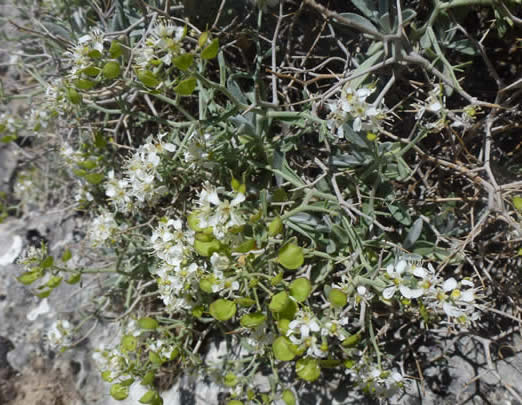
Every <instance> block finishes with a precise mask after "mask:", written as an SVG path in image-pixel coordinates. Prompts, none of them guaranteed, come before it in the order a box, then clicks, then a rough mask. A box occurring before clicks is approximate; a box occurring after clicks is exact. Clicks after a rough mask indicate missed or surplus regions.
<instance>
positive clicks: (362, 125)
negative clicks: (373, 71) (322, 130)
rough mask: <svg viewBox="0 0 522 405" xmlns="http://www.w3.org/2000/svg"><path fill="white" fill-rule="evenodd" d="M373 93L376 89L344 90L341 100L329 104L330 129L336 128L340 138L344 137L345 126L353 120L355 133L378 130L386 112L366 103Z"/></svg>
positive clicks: (347, 88) (349, 88)
mask: <svg viewBox="0 0 522 405" xmlns="http://www.w3.org/2000/svg"><path fill="white" fill-rule="evenodd" d="M373 91H374V89H371V88H368V87H362V88H359V89H357V90H355V89H353V88H351V87H345V88H343V90H342V91H341V97H340V99H339V100H338V101H337V102H336V103H330V104H329V107H330V110H331V113H330V115H329V117H328V118H329V120H328V127H329V128H330V129H334V128H335V129H336V132H337V136H339V137H342V136H344V130H343V125H344V124H345V123H346V122H347V121H349V120H353V123H352V127H353V130H354V131H355V132H359V131H361V130H372V129H373V130H375V128H378V127H379V126H380V125H381V121H382V120H383V119H384V118H385V111H384V110H383V109H382V108H378V107H376V106H374V105H372V104H369V103H368V102H367V101H366V99H367V98H368V97H369V96H370V95H371V94H372V93H373Z"/></svg>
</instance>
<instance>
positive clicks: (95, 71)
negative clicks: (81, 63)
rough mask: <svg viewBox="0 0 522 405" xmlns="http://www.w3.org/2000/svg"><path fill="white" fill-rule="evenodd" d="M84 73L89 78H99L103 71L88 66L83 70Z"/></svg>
mask: <svg viewBox="0 0 522 405" xmlns="http://www.w3.org/2000/svg"><path fill="white" fill-rule="evenodd" d="M82 72H83V73H85V74H86V75H87V76H90V77H97V76H98V75H99V74H100V73H101V69H100V68H99V67H96V66H88V67H86V68H85V69H83V71H82Z"/></svg>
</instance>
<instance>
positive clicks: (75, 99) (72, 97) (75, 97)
mask: <svg viewBox="0 0 522 405" xmlns="http://www.w3.org/2000/svg"><path fill="white" fill-rule="evenodd" d="M67 98H68V99H69V101H70V102H71V103H73V104H80V103H81V102H82V99H83V98H82V95H81V94H80V93H78V92H77V91H76V89H73V88H72V87H69V88H68V89H67Z"/></svg>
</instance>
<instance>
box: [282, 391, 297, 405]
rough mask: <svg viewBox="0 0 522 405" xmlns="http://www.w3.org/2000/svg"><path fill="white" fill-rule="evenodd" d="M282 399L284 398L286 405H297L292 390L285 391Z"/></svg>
mask: <svg viewBox="0 0 522 405" xmlns="http://www.w3.org/2000/svg"><path fill="white" fill-rule="evenodd" d="M282 398H283V402H284V403H285V405H295V404H296V400H295V395H294V393H293V392H292V391H290V390H284V391H283V396H282Z"/></svg>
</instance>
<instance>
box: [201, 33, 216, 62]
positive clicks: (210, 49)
mask: <svg viewBox="0 0 522 405" xmlns="http://www.w3.org/2000/svg"><path fill="white" fill-rule="evenodd" d="M218 52H219V40H218V38H215V39H214V40H212V42H211V43H210V44H209V45H208V46H207V47H206V48H205V49H203V50H202V51H201V59H214V58H215V57H216V56H217V54H218Z"/></svg>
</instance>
